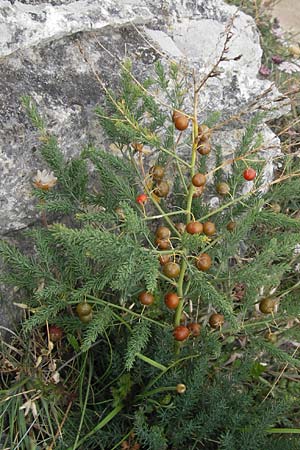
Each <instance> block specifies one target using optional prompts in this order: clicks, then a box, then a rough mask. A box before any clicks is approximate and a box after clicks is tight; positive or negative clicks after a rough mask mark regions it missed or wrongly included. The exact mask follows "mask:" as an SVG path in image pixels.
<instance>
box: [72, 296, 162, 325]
mask: <svg viewBox="0 0 300 450" xmlns="http://www.w3.org/2000/svg"><path fill="white" fill-rule="evenodd" d="M86 298H89V299H90V300H93V301H94V303H100V304H101V305H109V306H110V307H111V308H115V309H119V310H121V311H124V312H126V313H128V314H131V315H132V316H135V317H139V318H140V319H145V320H148V321H149V322H152V323H155V325H159V326H160V327H163V328H169V325H166V324H164V323H162V322H158V321H157V320H154V319H150V317H147V316H144V315H142V314H138V313H136V312H134V311H131V310H130V309H127V308H124V306H120V305H115V304H114V303H111V302H107V301H106V300H101V299H100V298H97V297H94V296H93V295H90V294H86ZM71 303H73V302H71ZM74 303H77V302H74Z"/></svg>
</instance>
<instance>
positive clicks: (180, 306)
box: [174, 259, 187, 327]
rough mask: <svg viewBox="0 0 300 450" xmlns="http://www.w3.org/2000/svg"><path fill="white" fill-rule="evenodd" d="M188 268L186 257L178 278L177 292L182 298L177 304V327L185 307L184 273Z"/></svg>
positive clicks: (175, 321)
mask: <svg viewBox="0 0 300 450" xmlns="http://www.w3.org/2000/svg"><path fill="white" fill-rule="evenodd" d="M186 268H187V262H186V259H183V260H182V263H181V270H180V275H179V279H178V283H177V294H178V297H179V298H180V300H179V304H178V306H177V309H176V313H175V319H174V325H175V327H178V325H180V318H181V314H182V309H183V303H184V298H183V281H184V275H185V271H186Z"/></svg>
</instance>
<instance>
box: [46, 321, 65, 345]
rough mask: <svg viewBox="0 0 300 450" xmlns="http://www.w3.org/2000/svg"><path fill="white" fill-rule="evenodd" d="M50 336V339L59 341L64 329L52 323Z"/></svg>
mask: <svg viewBox="0 0 300 450" xmlns="http://www.w3.org/2000/svg"><path fill="white" fill-rule="evenodd" d="M49 337H50V341H52V342H58V341H60V340H61V339H62V337H63V330H62V329H61V328H60V327H58V326H57V325H50V327H49Z"/></svg>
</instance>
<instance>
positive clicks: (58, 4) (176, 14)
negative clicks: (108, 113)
mask: <svg viewBox="0 0 300 450" xmlns="http://www.w3.org/2000/svg"><path fill="white" fill-rule="evenodd" d="M235 13H236V8H235V7H232V6H229V5H227V4H225V3H224V2H223V1H222V0H198V1H196V2H195V1H188V0H185V1H179V0H177V1H176V0H161V1H158V0H124V1H122V2H120V1H118V2H117V1H116V0H105V2H103V1H102V2H100V1H95V0H79V1H70V0H45V1H43V0H33V1H27V0H22V1H18V0H16V1H13V0H12V1H6V0H0V58H1V65H0V80H1V81H0V87H1V89H0V174H1V181H0V235H1V234H2V235H4V234H6V233H8V232H11V231H15V230H20V229H22V228H25V227H26V226H28V225H29V224H30V223H32V222H34V221H35V220H36V219H37V215H36V211H35V205H34V201H33V198H32V195H31V188H32V178H33V176H34V174H35V173H36V170H37V169H41V168H43V167H44V166H43V163H42V161H41V160H40V158H39V155H38V152H37V151H36V149H37V148H38V146H39V140H38V135H37V133H36V130H35V129H33V127H32V126H31V124H30V123H29V121H28V119H27V117H26V116H25V114H24V111H23V108H22V106H21V102H20V97H21V96H22V95H24V94H26V95H31V96H32V97H33V98H34V100H35V101H36V102H37V104H38V107H39V110H40V112H41V114H42V115H43V116H44V117H45V118H46V122H47V124H48V127H49V129H50V131H51V132H53V133H55V134H56V135H57V136H58V139H59V143H60V145H61V147H62V149H63V151H64V153H65V155H66V157H69V156H71V155H76V154H77V153H78V152H79V150H80V149H81V148H82V147H83V146H84V145H85V144H87V143H88V142H93V143H95V144H96V145H101V144H102V143H103V142H105V138H104V136H103V135H102V134H101V130H100V129H99V126H98V124H97V121H96V120H95V117H94V108H95V106H96V105H97V104H99V103H101V101H102V99H103V92H102V91H101V87H100V86H99V84H98V82H97V81H96V80H95V77H94V74H93V72H92V70H91V67H90V65H89V64H87V63H86V62H85V60H84V58H83V56H82V54H81V53H80V51H79V48H78V45H77V42H78V41H79V42H80V45H81V46H82V47H83V48H84V52H85V54H86V55H87V56H88V59H89V61H90V63H91V64H92V65H93V66H94V68H95V69H96V70H97V71H98V72H99V74H100V76H101V78H102V80H103V82H104V83H105V84H106V85H110V86H114V85H115V84H116V83H117V82H118V75H117V73H118V71H119V66H118V58H124V57H125V56H129V57H130V58H132V59H133V60H134V70H135V72H136V74H137V76H138V77H145V76H147V75H149V74H151V73H152V72H153V62H154V61H156V60H157V59H160V60H161V61H162V63H163V64H168V62H169V61H170V59H176V60H177V61H179V60H181V61H182V63H183V64H186V65H188V66H190V67H193V68H194V69H195V71H196V73H197V76H198V77H199V78H201V77H203V76H205V74H206V73H207V71H208V70H209V69H210V68H211V66H212V65H213V63H214V62H215V60H216V58H217V57H218V55H219V54H220V51H221V48H222V45H223V42H224V31H225V27H226V25H227V23H228V21H229V20H230V18H231V17H232V16H233V15H234V14H235ZM232 31H233V38H232V40H231V43H230V51H229V53H228V55H227V56H229V57H230V58H231V57H236V56H239V55H241V57H240V59H238V60H235V61H230V62H224V63H222V64H221V68H222V73H221V75H220V76H219V77H218V78H210V79H209V81H208V83H207V84H206V86H205V87H204V88H203V90H201V92H200V104H199V114H200V117H201V118H203V120H204V119H205V118H206V117H207V114H208V113H210V112H212V111H219V112H220V113H221V116H222V119H224V120H226V119H228V118H229V117H230V116H231V115H232V114H236V113H237V112H238V111H240V110H245V111H247V113H248V114H250V113H251V112H254V111H257V110H259V109H260V108H263V109H267V110H269V116H268V117H271V116H272V117H274V116H279V115H281V114H283V113H284V112H286V111H287V109H288V107H286V106H284V103H282V102H281V103H280V102H276V106H277V108H276V110H274V102H273V100H274V99H277V98H278V97H280V93H279V92H278V91H277V90H276V89H275V88H274V87H272V85H271V83H270V82H269V81H266V80H262V79H259V77H258V76H257V73H258V69H259V67H260V60H261V55H262V50H261V48H260V45H259V36H258V32H257V30H256V27H255V22H254V20H253V19H252V18H250V17H249V16H247V15H245V14H243V13H241V12H239V13H237V16H236V18H235V20H234V25H233V28H232ZM97 40H98V41H99V42H100V43H101V45H103V46H104V47H105V49H106V50H105V49H104V48H103V47H102V46H99V44H98V43H97ZM107 51H109V52H110V53H111V54H112V55H113V56H111V54H109V53H108V52H107ZM265 91H269V93H268V96H267V99H266V96H265V95H263V93H264V92H265ZM255 98H258V101H257V102H253V99H255ZM190 103H191V99H190V98H188V96H187V99H186V107H187V108H189V107H190ZM278 105H280V108H278ZM264 129H265V134H266V138H268V139H269V138H270V130H269V129H268V128H267V127H264ZM243 130H244V128H243V125H242V124H240V123H239V122H235V123H233V122H231V123H230V124H229V125H228V126H227V127H224V128H222V130H221V131H220V134H218V135H216V142H218V141H219V142H223V141H224V136H225V135H226V144H227V145H226V148H225V149H224V151H226V152H230V151H233V150H234V148H236V146H237V145H238V142H239V141H238V139H239V138H240V136H241V134H242V132H243ZM278 151H280V149H279V142H277V143H276V150H274V152H275V153H276V154H277V153H278ZM274 152H273V153H272V155H273V154H275V153H274ZM266 153H267V152H266ZM268 155H270V153H268ZM268 158H269V156H268ZM268 167H269V169H268V170H267V171H266V177H267V180H266V181H268V180H270V179H271V178H272V171H273V164H272V161H271V160H270V161H269V163H268ZM1 320H2V321H3V317H2V319H1V314H0V323H1Z"/></svg>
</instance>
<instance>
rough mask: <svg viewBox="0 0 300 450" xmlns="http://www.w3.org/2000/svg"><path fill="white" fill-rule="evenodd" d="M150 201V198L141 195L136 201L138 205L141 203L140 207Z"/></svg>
mask: <svg viewBox="0 0 300 450" xmlns="http://www.w3.org/2000/svg"><path fill="white" fill-rule="evenodd" d="M147 200H148V197H147V195H146V194H140V195H138V196H137V198H136V199H135V201H136V202H137V203H139V204H140V205H143V204H144V203H146V202H147Z"/></svg>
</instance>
